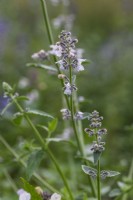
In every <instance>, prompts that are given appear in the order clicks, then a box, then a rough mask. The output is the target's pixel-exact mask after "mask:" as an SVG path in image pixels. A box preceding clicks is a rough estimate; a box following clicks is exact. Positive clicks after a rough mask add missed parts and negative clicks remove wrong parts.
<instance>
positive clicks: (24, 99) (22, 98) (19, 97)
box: [15, 96, 29, 101]
mask: <svg viewBox="0 0 133 200" xmlns="http://www.w3.org/2000/svg"><path fill="white" fill-rule="evenodd" d="M15 99H17V100H20V101H28V100H29V98H28V97H26V96H17V97H15Z"/></svg>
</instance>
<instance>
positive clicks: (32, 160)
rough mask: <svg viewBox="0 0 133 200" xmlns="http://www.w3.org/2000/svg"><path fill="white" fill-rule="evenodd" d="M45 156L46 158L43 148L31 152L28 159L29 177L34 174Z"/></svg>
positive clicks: (27, 171) (27, 172) (27, 173)
mask: <svg viewBox="0 0 133 200" xmlns="http://www.w3.org/2000/svg"><path fill="white" fill-rule="evenodd" d="M43 158H44V151H42V150H36V151H34V152H32V153H31V155H30V156H29V159H28V161H27V170H26V175H27V178H28V179H30V178H31V176H32V174H33V173H34V171H35V170H36V169H37V168H38V166H39V165H40V163H41V161H42V160H43Z"/></svg>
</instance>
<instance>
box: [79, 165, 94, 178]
mask: <svg viewBox="0 0 133 200" xmlns="http://www.w3.org/2000/svg"><path fill="white" fill-rule="evenodd" d="M82 170H83V172H84V173H85V174H88V175H89V176H91V177H92V178H96V176H97V170H96V169H94V168H91V167H88V166H86V165H82Z"/></svg>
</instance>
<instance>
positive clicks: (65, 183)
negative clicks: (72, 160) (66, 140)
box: [10, 95, 73, 200]
mask: <svg viewBox="0 0 133 200" xmlns="http://www.w3.org/2000/svg"><path fill="white" fill-rule="evenodd" d="M10 97H11V99H12V100H13V102H14V103H15V104H16V106H17V107H18V109H19V110H20V112H22V113H24V110H23V108H22V107H21V106H20V105H19V103H18V102H17V101H16V99H15V98H14V97H13V95H10ZM24 117H25V119H26V120H27V122H28V124H29V125H30V127H31V128H32V129H33V131H34V134H35V137H36V139H37V140H38V141H39V142H40V144H41V146H42V148H43V150H44V151H46V152H47V153H48V155H49V156H50V158H51V160H52V162H53V163H54V165H55V167H56V169H57V171H58V173H59V174H60V177H61V178H62V181H63V182H64V185H65V187H66V189H67V191H68V193H69V196H70V199H71V200H73V195H72V193H71V190H70V188H69V185H68V183H67V181H66V178H65V176H64V174H63V172H62V170H61V169H60V166H59V164H58V162H57V160H56V158H55V157H54V155H53V153H52V152H51V151H50V149H49V148H48V146H47V145H46V143H45V141H44V139H43V138H42V136H41V135H40V133H39V131H38V130H37V128H36V127H35V126H34V124H33V123H32V121H31V120H30V118H29V117H28V116H27V114H26V113H24Z"/></svg>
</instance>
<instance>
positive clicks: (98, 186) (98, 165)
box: [95, 128, 101, 200]
mask: <svg viewBox="0 0 133 200" xmlns="http://www.w3.org/2000/svg"><path fill="white" fill-rule="evenodd" d="M95 135H96V141H97V144H99V141H98V135H97V128H95ZM100 181H101V180H100V157H99V159H98V161H97V197H98V200H101V186H100V185H101V184H100Z"/></svg>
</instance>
